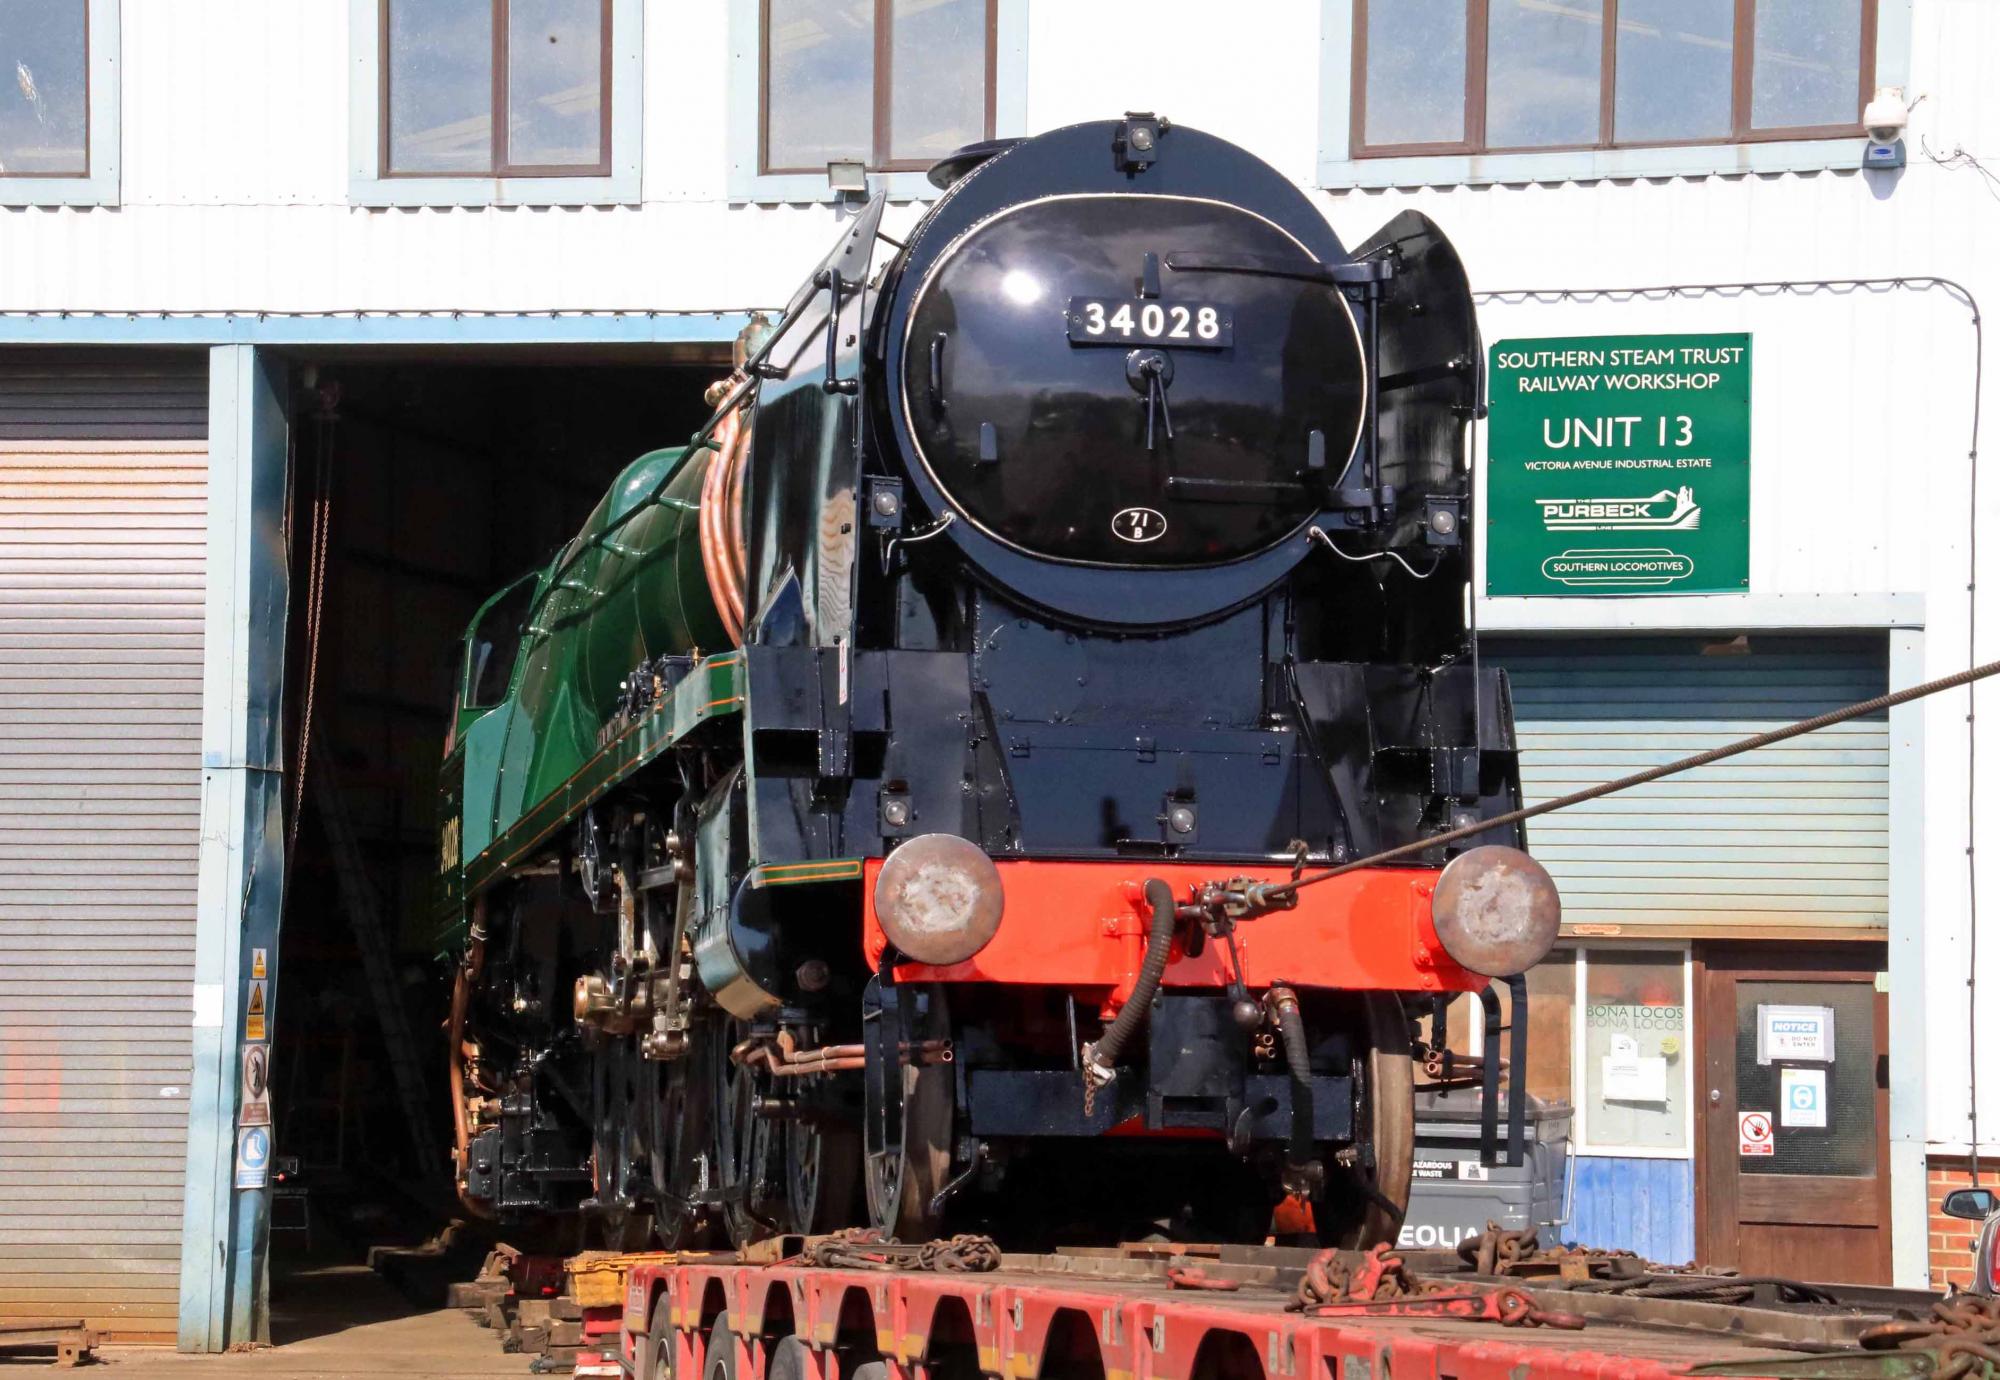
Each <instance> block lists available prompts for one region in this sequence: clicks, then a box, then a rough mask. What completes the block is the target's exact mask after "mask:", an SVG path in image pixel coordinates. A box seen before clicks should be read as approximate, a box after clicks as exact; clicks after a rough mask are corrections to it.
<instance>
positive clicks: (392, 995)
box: [311, 734, 445, 1181]
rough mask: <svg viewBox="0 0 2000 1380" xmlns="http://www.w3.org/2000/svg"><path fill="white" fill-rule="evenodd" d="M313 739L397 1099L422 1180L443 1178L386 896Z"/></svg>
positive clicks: (322, 748) (322, 814)
mask: <svg viewBox="0 0 2000 1380" xmlns="http://www.w3.org/2000/svg"><path fill="white" fill-rule="evenodd" d="M313 739H314V741H313V763H312V773H311V775H312V785H313V804H314V806H315V807H316V808H317V809H318V811H319V818H320V827H321V828H322V829H324V830H325V832H326V841H327V846H328V847H329V848H330V849H331V850H332V852H333V864H334V870H335V872H336V873H337V874H338V877H339V882H340V899H341V906H342V909H343V910H345V911H346V912H347V920H348V925H349V926H350V928H352V929H353V931H354V939H355V942H356V944H358V945H359V946H360V949H361V966H362V969H363V970H364V971H365V972H366V974H367V977H368V990H369V992H370V994H371V995H372V996H373V998H374V1001H375V1014H376V1018H377V1019H378V1020H379V1021H380V1022H381V1026H382V1043H383V1044H384V1046H386V1047H387V1049H388V1051H389V1072H390V1074H391V1075H392V1076H393V1078H394V1079H395V1083H396V1095H397V1097H398V1098H399V1099H401V1101H402V1104H403V1121H404V1123H405V1124H406V1125H407V1126H408V1127H409V1130H410V1140H411V1143H412V1144H413V1145H414V1147H415V1148H416V1152H417V1165H418V1175H419V1177H420V1178H422V1179H424V1180H426V1181H430V1180H434V1179H440V1178H442V1177H443V1176H444V1170H445V1152H444V1147H443V1145H442V1144H440V1143H439V1141H438V1138H437V1128H436V1127H435V1126H434V1125H433V1124H432V1121H431V1116H430V1112H431V1106H430V1099H429V1096H428V1094H427V1092H426V1090H425V1087H424V1076H423V1070H422V1069H420V1068H418V1067H417V1059H416V1053H415V1049H416V1046H415V1042H414V1041H413V1040H412V1038H411V1032H410V1017H409V1012H408V1011H407V1010H406V1009H405V1008H404V1006H403V997H402V993H401V991H400V990H399V989H398V987H397V984H396V963H395V958H394V956H393V955H392V954H391V953H390V951H389V941H388V937H387V936H386V935H385V934H384V933H383V925H382V901H381V897H380V896H379V895H378V894H377V893H376V891H375V883H374V882H373V881H372V880H371V879H370V878H369V875H368V869H367V867H366V866H365V865H364V864H363V862H362V860H361V852H360V849H359V848H358V847H357V846H356V845H355V842H354V826H353V822H352V821H351V820H350V819H349V818H348V814H347V801H346V798H345V797H344V796H343V795H342V794H341V791H340V783H339V780H338V778H337V776H336V774H335V769H334V765H333V754H332V752H331V750H330V745H329V744H328V743H326V742H325V741H324V740H323V739H321V738H320V736H319V735H318V734H314V735H313Z"/></svg>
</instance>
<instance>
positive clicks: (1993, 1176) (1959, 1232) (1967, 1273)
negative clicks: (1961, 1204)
mask: <svg viewBox="0 0 2000 1380" xmlns="http://www.w3.org/2000/svg"><path fill="white" fill-rule="evenodd" d="M1928 1177H1929V1181H1930V1182H1929V1190H1930V1217H1931V1288H1933V1289H1945V1288H1949V1287H1952V1286H1954V1285H1956V1286H1957V1287H1959V1288H1961V1289H1963V1288H1966V1287H1968V1286H1970V1285H1971V1283H1972V1245H1973V1242H1974V1241H1976V1240H1977V1239H1978V1237H1979V1223H1977V1222H1968V1221H1966V1220H1965V1219H1964V1218H1962V1217H1947V1216H1945V1215H1944V1212H1943V1211H1942V1205H1943V1203H1944V1195H1945V1194H1947V1193H1949V1192H1951V1191H1952V1190H1953V1189H1954V1188H1970V1187H1971V1186H1972V1172H1971V1168H1970V1166H1969V1165H1968V1163H1967V1162H1966V1161H1965V1160H1963V1159H1950V1158H1946V1157H1942V1156H1936V1155H1934V1156H1932V1157H1931V1160H1930V1174H1929V1176H1928ZM1979 1182H1980V1184H1981V1185H1982V1186H1984V1187H1986V1188H1996V1189H2000V1164H1995V1163H1994V1162H1992V1161H1991V1160H1983V1159H1982V1160H1981V1162H1980V1166H1979Z"/></svg>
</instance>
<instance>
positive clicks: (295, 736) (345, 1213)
mask: <svg viewBox="0 0 2000 1380" xmlns="http://www.w3.org/2000/svg"><path fill="white" fill-rule="evenodd" d="M728 360H729V346H728V345H727V344H723V345H718V346H673V347H660V348H658V349H655V350H652V351H649V352H647V353H644V354H635V353H633V352H632V351H631V350H629V349H621V350H619V351H618V352H616V353H605V352H595V353H589V352H586V353H582V354H577V355H563V354H555V355H551V354H547V353H539V352H538V354H537V355H536V357H535V358H534V359H533V360H532V362H528V361H522V360H519V359H518V357H511V356H507V355H504V354H491V355H486V356H474V357H468V356H465V355H463V354H460V355H453V356H440V355H437V354H431V355H429V356H399V357H382V356H373V355H353V354H331V355H326V356H322V357H318V358H306V357H297V358H294V359H293V360H291V361H290V367H289V369H288V371H287V372H288V375H289V390H290V421H291V431H290V435H291V469H290V474H291V478H290V489H289V494H288V501H287V504H286V510H287V539H288V548H289V554H290V567H291V569H290V575H291V610H290V620H289V624H288V629H287V637H286V660H287V666H286V676H285V728H284V734H285V737H284V743H285V750H284V757H285V761H286V762H287V765H288V780H287V785H286V795H287V800H286V811H285V813H286V826H287V848H288V853H289V856H288V858H287V862H286V866H285V886H284V906H283V918H282V922H281V941H280V944H279V953H278V958H277V965H278V971H277V972H276V973H275V974H274V975H273V976H274V977H275V978H276V990H277V996H276V998H275V999H274V1001H273V1005H274V1006H275V1008H276V1011H275V1013H274V1014H275V1020H274V1023H273V1027H274V1028H273V1030H272V1048H271V1059H270V1074H269V1078H270V1087H271V1102H272V1121H273V1128H274V1131H275V1137H274V1139H275V1151H274V1154H275V1157H276V1159H275V1164H276V1167H277V1169H278V1171H279V1172H278V1173H277V1174H276V1175H274V1178H273V1199H272V1203H271V1225H272V1236H271V1247H272V1253H273V1260H274V1263H275V1264H277V1265H278V1266H279V1273H280V1274H281V1276H282V1274H283V1273H285V1272H286V1269H287V1267H288V1266H299V1265H303V1264H304V1263H306V1262H307V1261H313V1262H319V1263H330V1262H333V1261H339V1260H343V1259H344V1260H348V1261H355V1260H358V1258H359V1257H360V1256H361V1255H362V1253H363V1251H364V1250H365V1248H366V1247H369V1246H373V1245H411V1244H416V1243H418V1242H421V1241H423V1240H425V1239H426V1238H428V1237H431V1236H433V1235H434V1234H435V1233H437V1232H438V1231H439V1230H440V1229H441V1228H443V1227H444V1226H445V1225H446V1224H447V1223H448V1222H449V1221H450V1220H451V1218H452V1217H453V1216H454V1215H455V1208H456V1204H455V1202H454V1199H453V1194H452V1188H451V1184H452V1179H451V1173H450V1169H449V1165H448V1160H447V1158H446V1156H447V1153H448V1148H449V1146H450V1144H451V1128H450V1114H449V1110H448V1103H447V1089H446V1086H445V1077H444V1070H445V1066H446V1061H445V1055H446V1051H445V1048H444V1043H443V1041H444V1030H443V1027H444V1024H445V1020H446V1015H447V1011H448V1007H449V998H450V985H449V968H448V966H447V962H446V959H445V955H444V954H443V952H442V946H441V943H440V934H439V929H438V925H437V922H436V919H435V912H434V901H433V886H434V884H435V879H436V875H437V871H438V861H437V860H438V848H439V843H438V834H437V822H438V821H437V818H436V810H435V804H434V801H435V786H436V780H437V772H438V766H439V762H440V759H441V756H442V754H443V749H444V742H445V734H446V728H447V725H448V721H449V715H450V709H451V703H452V689H453V681H454V679H455V666H454V654H455V650H456V644H457V640H458V638H459V636H460V634H461V633H462V632H463V630H464V628H465V626H466V624H467V622H468V621H469V620H470V619H471V617H472V616H473V614H474V612H475V611H476V610H477V609H478V607H479V606H480V604H481V603H482V602H483V601H484V600H485V599H486V598H487V596H488V595H490V594H492V593H493V592H494V591H496V590H498V589H499V588H500V587H501V586H502V585H504V584H506V583H507V582H508V581H509V580H511V579H512V578H513V577H515V576H516V575H518V574H520V573H522V572H523V571H525V570H528V569H531V568H533V567H535V566H537V565H540V564H541V563H543V562H545V561H546V560H547V559H548V558H549V556H550V554H551V553H552V552H553V551H554V550H555V549H556V548H557V547H558V546H559V545H560V544H561V543H562V542H564V541H565V540H567V539H568V538H569V537H570V536H571V535H573V534H574V533H575V531H576V530H577V528H578V527H579V526H580V525H581V524H582V522H583V520H584V518H585V517H586V515H587V514H588V513H589V511H590V509H591V508H592V507H593V506H594V505H595V504H596V503H597V501H598V499H599V498H600V497H601V496H602V494H603V493H604V491H605V489H606V487H607V486H608V484H609V483H610V481H611V479H612V478H613V477H614V476H615V475H616V474H617V473H618V472H619V471H620V470H621V469H622V468H623V467H624V466H625V465H626V464H627V462H629V461H630V460H631V459H633V458H634V457H635V456H637V455H639V454H641V453H643V452H645V451H647V450H650V449H654V448H656V447H660V446H667V445H676V444H681V443H683V442H685V441H686V439H687V438H688V436H689V435H690V434H691V433H692V432H693V431H694V430H695V428H697V427H698V426H699V425H700V423H701V421H702V420H703V418H704V417H705V415H706V412H707V408H706V407H705V405H704V404H703V401H702V394H703V392H704V390H705V389H706V388H707V387H708V385H709V384H710V383H712V382H713V381H714V380H715V379H717V378H719V377H721V376H722V375H723V374H724V373H726V372H727V370H728ZM301 764H303V773H302V776H303V789H302V790H301V788H300V784H299V783H300V777H301V772H300V771H299V767H300V765H301ZM274 1305H275V1306H276V1307H277V1309H278V1310H279V1311H282V1310H283V1307H284V1304H283V1301H282V1299H279V1298H274Z"/></svg>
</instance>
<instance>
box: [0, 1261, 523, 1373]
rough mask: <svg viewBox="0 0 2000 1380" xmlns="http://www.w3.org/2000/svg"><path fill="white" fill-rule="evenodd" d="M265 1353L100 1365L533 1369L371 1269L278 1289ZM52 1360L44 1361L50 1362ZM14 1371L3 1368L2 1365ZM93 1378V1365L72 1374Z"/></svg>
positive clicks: (137, 1368)
mask: <svg viewBox="0 0 2000 1380" xmlns="http://www.w3.org/2000/svg"><path fill="white" fill-rule="evenodd" d="M274 1295H275V1296H274V1298H273V1300H272V1308H271V1337H272V1341H273V1342H274V1343H275V1345H273V1346H271V1347H269V1348H268V1349H265V1350H260V1351H249V1352H241V1353H238V1354H236V1355H230V1356H183V1355H181V1354H180V1353H178V1352H174V1351H168V1350H166V1349H164V1348H158V1347H150V1348H149V1347H111V1348H107V1349H105V1350H104V1351H103V1352H101V1353H99V1354H100V1355H101V1357H102V1358H103V1364H102V1365H100V1366H98V1367H96V1368H95V1369H96V1370H97V1372H98V1373H99V1374H102V1375H104V1376H105V1377H106V1380H209V1378H213V1380H235V1377H239V1376H240V1377H244V1380H291V1377H305V1376H313V1377H320V1376H327V1377H334V1376H349V1375H352V1376H362V1375H394V1376H396V1377H398V1380H428V1377H438V1378H439V1380H443V1377H456V1376H488V1375H527V1374H528V1373H529V1371H528V1362H529V1359H530V1358H528V1357H526V1356H518V1355H514V1356H510V1355H507V1354H506V1353H504V1352H502V1351H501V1350H500V1339H499V1338H498V1337H497V1336H495V1335H494V1334H493V1333H492V1332H491V1331H489V1330H488V1329H486V1328H483V1327H480V1326H478V1325H476V1324H475V1323H474V1322H473V1321H472V1320H471V1319H470V1318H468V1317H467V1316H466V1315H465V1314H463V1313H461V1312H459V1311H457V1310H456V1309H438V1310H436V1311H422V1310H416V1309H413V1306H412V1305H411V1304H410V1303H409V1301H408V1300H406V1299H405V1298H403V1297H402V1295H400V1294H398V1293H396V1292H395V1291H394V1290H393V1289H391V1288H390V1287H389V1286H388V1285H386V1284H384V1283H383V1282H382V1280H381V1279H380V1278H379V1277H378V1276H376V1274H375V1273H374V1272H373V1271H371V1270H369V1269H368V1268H367V1267H366V1266H363V1265H328V1266H322V1267H319V1268H316V1269H308V1270H303V1271H300V1272H299V1273H297V1274H293V1275H290V1276H288V1277H287V1278H286V1279H284V1280H283V1281H281V1287H280V1288H278V1289H276V1290H274ZM44 1364H45V1363H44ZM5 1368H6V1367H4V1366H0V1369H5ZM71 1373H72V1374H78V1375H81V1374H85V1373H87V1372H85V1371H76V1372H71Z"/></svg>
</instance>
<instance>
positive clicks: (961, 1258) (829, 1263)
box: [805, 1227, 1000, 1274]
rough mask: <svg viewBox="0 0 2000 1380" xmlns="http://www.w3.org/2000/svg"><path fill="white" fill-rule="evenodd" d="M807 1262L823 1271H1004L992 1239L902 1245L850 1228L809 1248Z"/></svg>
mask: <svg viewBox="0 0 2000 1380" xmlns="http://www.w3.org/2000/svg"><path fill="white" fill-rule="evenodd" d="M805 1254H806V1258H807V1259H808V1260H810V1261H811V1262H812V1263H813V1264H814V1265H817V1266H819V1267H821V1268H822V1269H843V1270H929V1271H935V1272H937V1273H940V1274H985V1273H987V1272H988V1271H991V1270H997V1269H999V1268H1000V1245H999V1243H998V1242H996V1241H995V1240H994V1239H993V1238H992V1237H990V1236H974V1235H960V1236H954V1237H952V1238H951V1239H950V1240H949V1241H915V1242H903V1241H898V1240H896V1239H895V1238H894V1237H892V1236H884V1235H883V1234H882V1233H881V1232H879V1231H877V1230H876V1229H875V1228H873V1227H849V1228H848V1229H847V1230H846V1231H841V1232H835V1233H834V1234H833V1235H831V1236H823V1237H820V1238H819V1239H817V1240H814V1241H810V1242H808V1243H807V1244H806V1250H805Z"/></svg>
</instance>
